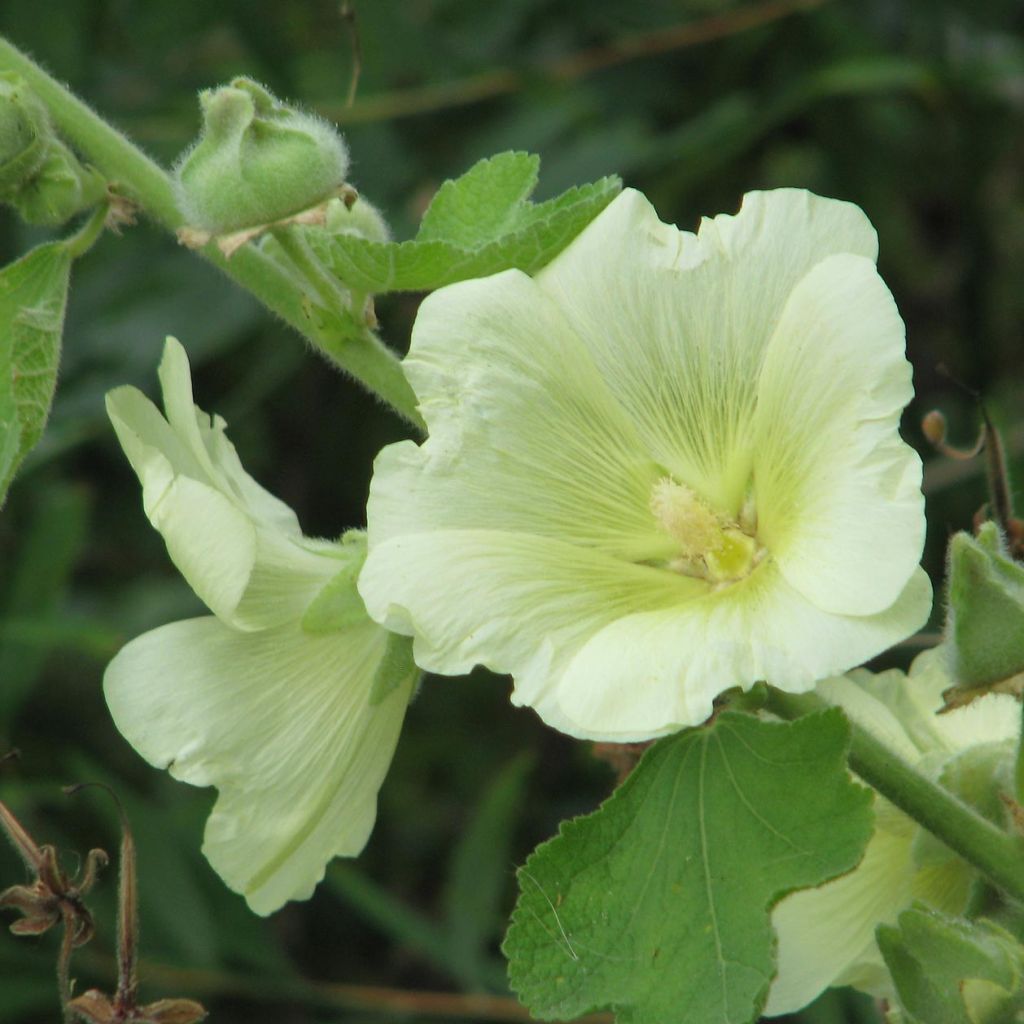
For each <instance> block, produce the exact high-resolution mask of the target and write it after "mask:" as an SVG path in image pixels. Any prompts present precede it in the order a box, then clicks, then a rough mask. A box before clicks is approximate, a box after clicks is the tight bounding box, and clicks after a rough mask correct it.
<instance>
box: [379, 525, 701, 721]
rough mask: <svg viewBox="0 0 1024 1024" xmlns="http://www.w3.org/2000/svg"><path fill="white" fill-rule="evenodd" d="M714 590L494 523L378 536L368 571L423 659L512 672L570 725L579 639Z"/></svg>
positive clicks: (539, 707)
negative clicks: (565, 684) (564, 688)
mask: <svg viewBox="0 0 1024 1024" xmlns="http://www.w3.org/2000/svg"><path fill="white" fill-rule="evenodd" d="M481 581H485V582H484V583H481ZM707 589H708V588H707V585H706V584H705V583H703V582H700V581H697V580H694V579H690V578H689V577H685V576H680V575H677V574H676V573H671V572H666V571H664V570H660V569H653V568H650V567H648V566H642V565H632V564H630V563H628V562H623V561H620V560H618V559H614V558H610V557H608V556H607V555H604V554H602V553H601V552H598V551H595V550H593V549H587V548H583V547H578V546H575V545H571V544H564V543H562V542H560V541H555V540H550V539H548V538H543V537H530V536H527V535H524V534H516V533H501V532H498V531H489V530H451V531H441V530H439V531H435V532H432V533H417V534H409V535H405V536H400V537H395V538H392V539H390V540H387V541H384V542H383V543H380V544H377V545H376V546H374V545H372V544H371V548H370V554H369V557H368V558H367V560H366V564H365V566H364V567H363V571H362V574H361V575H360V577H359V591H360V593H361V594H362V596H363V599H364V600H365V601H366V607H367V610H368V611H369V613H370V615H371V616H372V617H373V618H375V619H376V620H377V621H378V622H381V623H382V624H384V625H385V626H387V628H388V629H391V630H394V631H396V632H399V633H406V634H409V635H413V636H414V637H415V641H414V644H415V646H414V653H415V657H416V662H417V664H419V665H420V666H421V667H423V668H425V669H428V670H429V671H433V672H441V673H444V674H447V675H458V674H460V673H463V672H468V671H469V670H470V669H471V668H472V667H473V666H474V665H477V664H481V665H486V666H487V667H488V668H491V669H493V670H494V671H496V672H511V673H513V674H514V675H515V692H514V694H513V701H514V702H515V703H517V704H529V705H530V706H532V707H533V708H534V709H535V710H536V711H537V712H538V713H539V714H540V715H541V717H542V718H544V719H545V721H547V722H548V723H549V724H550V725H553V726H555V728H559V729H563V731H569V732H574V730H572V729H569V728H566V727H567V725H568V723H567V722H564V721H562V718H563V717H564V716H562V715H561V713H560V711H559V707H558V702H557V700H556V694H557V691H558V689H559V687H560V686H561V685H562V680H561V676H562V673H563V672H564V671H565V669H566V667H567V666H568V663H569V661H570V660H571V658H572V657H573V655H574V654H575V653H576V652H577V651H578V650H579V649H580V647H581V646H582V644H583V643H584V642H585V641H586V640H587V639H588V638H589V637H590V636H591V635H593V634H594V633H595V632H597V631H598V630H600V629H601V628H602V627H604V626H607V625H608V624H609V623H611V622H613V621H614V620H615V619H617V618H621V617H622V616H625V615H630V614H631V613H633V612H637V611H653V610H656V609H659V608H668V607H672V606H675V605H678V604H680V603H681V602H685V601H687V600H689V599H690V598H692V597H694V596H698V595H700V594H702V593H706V592H707ZM630 650H631V651H634V653H635V649H634V648H633V647H632V645H631V646H630ZM630 685H631V686H632V683H630ZM574 734H575V733H574Z"/></svg>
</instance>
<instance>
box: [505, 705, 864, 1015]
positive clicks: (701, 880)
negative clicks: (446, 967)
mask: <svg viewBox="0 0 1024 1024" xmlns="http://www.w3.org/2000/svg"><path fill="white" fill-rule="evenodd" d="M849 740H850V726H849V723H848V721H847V720H846V718H845V716H844V715H843V713H842V712H841V711H839V710H838V709H832V710H829V711H825V712H823V713H820V714H815V715H810V716H807V717H805V718H802V719H800V720H799V721H796V722H792V723H779V722H768V721H764V720H761V719H758V718H755V717H753V716H750V715H745V714H737V713H735V712H726V713H723V714H721V715H720V716H719V717H718V718H717V719H716V720H715V721H714V722H713V723H712V724H711V725H709V726H706V727H702V728H699V729H694V730H689V731H687V732H683V733H679V734H677V735H675V736H670V737H668V738H666V739H663V740H661V741H659V742H658V743H657V744H656V745H655V746H653V747H651V748H650V749H649V750H648V751H647V752H646V753H645V754H644V756H643V758H642V759H641V761H640V763H639V765H638V766H637V767H636V768H635V769H634V770H633V772H632V774H631V775H630V776H629V778H628V779H627V780H626V782H625V783H624V784H623V785H622V786H621V787H620V788H619V789H618V790H617V791H616V792H615V793H614V794H613V795H612V796H611V797H610V798H609V799H608V800H607V801H606V802H605V803H604V804H603V805H602V806H601V807H600V808H599V809H598V810H597V811H596V812H594V813H593V814H590V815H587V816H586V817H582V818H577V819H575V820H574V821H570V822H567V823H565V824H563V826H562V829H561V832H560V833H559V835H558V836H557V837H556V838H554V839H552V840H549V841H548V842H546V843H543V844H542V845H541V846H539V847H538V848H537V849H536V850H535V851H534V853H533V854H532V855H531V856H530V858H529V859H528V860H527V862H526V865H525V866H524V867H523V868H521V869H520V870H519V873H518V878H519V887H520V893H519V900H518V903H517V904H516V909H515V912H514V914H513V917H512V924H511V927H510V928H509V932H508V935H507V937H506V939H505V943H504V946H503V949H504V952H505V954H506V956H507V957H508V959H509V979H510V982H511V985H512V988H513V990H514V991H516V992H517V993H518V994H519V996H520V998H521V1000H522V1001H523V1002H524V1003H525V1005H526V1006H527V1007H528V1008H529V1009H530V1012H531V1013H532V1014H533V1015H534V1016H535V1017H538V1018H541V1019H545V1020H549V1019H554V1018H557V1019H561V1020H565V1019H571V1018H573V1017H576V1016H578V1015H580V1014H583V1013H587V1012H590V1011H592V1010H597V1009H604V1008H608V1009H611V1010H613V1011H614V1013H615V1016H616V1018H617V1020H618V1021H620V1022H630V1024H683V1022H686V1024H712V1022H713V1024H750V1022H751V1021H753V1020H755V1019H756V1018H757V1015H758V1013H759V1012H760V1011H761V1009H762V1008H763V1007H764V1005H765V1001H766V998H767V995H768V990H769V986H770V985H771V981H772V978H773V976H774V974H775V964H774V945H775V940H774V936H773V934H772V929H771V924H770V916H769V915H770V911H771V908H772V906H773V905H774V904H775V903H776V902H777V901H778V900H779V899H780V898H781V897H782V896H783V895H785V894H786V893H789V892H791V891H793V890H794V889H799V888H804V887H807V886H814V885H819V884H821V883H823V882H825V881H827V880H829V879H831V878H834V877H836V876H837V875H840V874H842V873H844V872H846V871H849V870H850V869H851V868H852V867H854V865H856V864H857V863H858V861H859V860H860V858H861V856H862V854H863V851H864V848H865V846H866V844H867V842H868V839H869V837H870V835H871V831H872V822H873V814H872V809H871V801H872V797H871V793H870V791H869V790H868V789H866V788H864V787H862V786H860V785H858V784H856V783H855V782H853V781H852V779H851V777H850V775H849V772H848V770H847V767H846V754H847V749H848V745H849Z"/></svg>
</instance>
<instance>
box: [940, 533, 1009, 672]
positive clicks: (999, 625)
mask: <svg viewBox="0 0 1024 1024" xmlns="http://www.w3.org/2000/svg"><path fill="white" fill-rule="evenodd" d="M948 586H949V591H948V602H949V610H948V615H947V620H946V634H947V639H948V640H949V652H950V654H949V658H950V666H949V667H950V672H951V675H952V676H953V679H954V680H955V682H956V684H957V689H961V690H974V689H979V688H990V687H992V686H993V685H995V684H997V683H1000V682H1002V681H1004V680H1007V679H1009V678H1010V677H1011V676H1014V675H1016V674H1017V673H1018V672H1024V566H1021V565H1019V564H1018V563H1016V562H1015V561H1013V559H1011V558H1010V557H1009V556H1008V555H1007V553H1006V548H1005V545H1004V544H1003V540H1002V537H1001V536H1000V534H999V530H998V528H997V527H996V525H995V523H985V524H984V525H983V526H982V527H981V529H980V530H979V532H978V536H977V538H974V537H972V536H970V534H967V533H958V534H956V535H955V536H954V537H953V539H952V541H950V545H949V585H948Z"/></svg>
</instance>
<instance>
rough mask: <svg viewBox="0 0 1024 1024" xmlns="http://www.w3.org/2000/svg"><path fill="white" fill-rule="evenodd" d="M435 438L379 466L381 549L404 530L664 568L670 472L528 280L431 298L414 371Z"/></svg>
mask: <svg viewBox="0 0 1024 1024" xmlns="http://www.w3.org/2000/svg"><path fill="white" fill-rule="evenodd" d="M404 366H405V369H406V373H407V374H408V377H409V380H410V381H411V383H412V384H413V386H414V387H415V389H416V393H417V395H418V396H419V400H420V408H421V410H422V412H423V415H424V417H425V419H426V421H427V425H428V428H429V438H428V440H427V441H426V442H425V444H424V445H423V446H422V448H417V447H415V446H414V445H413V444H411V443H405V444H401V445H397V446H392V447H390V448H388V449H385V451H384V452H383V453H382V455H381V457H380V458H379V460H378V463H377V466H376V468H375V473H374V479H373V485H372V487H371V492H370V501H369V506H368V513H367V516H368V522H369V523H370V531H371V544H372V543H375V542H377V541H378V540H381V539H386V538H387V537H388V536H390V535H391V534H392V533H394V532H395V531H396V530H399V529H400V530H401V531H402V532H404V533H416V532H420V531H422V530H433V529H445V528H448V529H454V528H458V527H460V526H468V527H470V528H478V529H492V530H509V531H514V532H522V533H527V534H535V535H540V536H547V537H555V538H557V539H560V540H564V541H568V542H572V543H577V544H581V545H585V546H595V547H599V548H601V549H602V550H605V551H608V552H609V553H613V554H618V555H620V556H622V557H626V558H629V559H630V560H640V559H645V558H654V557H663V556H664V555H665V554H666V553H667V552H668V551H669V550H670V547H671V545H670V543H669V541H668V538H667V537H666V536H665V535H664V533H663V532H661V531H660V530H659V529H658V528H657V524H656V521H655V519H654V516H653V515H652V513H651V511H650V507H649V506H650V495H651V488H652V486H653V485H654V483H655V482H656V481H657V480H658V479H659V478H660V477H661V476H663V475H664V469H662V468H661V467H660V466H658V465H657V464H656V463H655V462H654V461H653V460H652V459H651V458H650V457H649V455H648V454H647V453H646V451H645V449H644V446H643V445H642V444H641V442H640V440H639V438H638V437H637V435H636V432H635V430H633V428H632V426H631V424H630V422H629V420H628V419H627V418H626V417H625V415H624V414H623V412H622V410H621V409H620V408H619V407H618V405H617V404H616V403H615V401H614V400H613V399H612V398H611V396H610V395H609V393H608V390H607V388H606V387H605V385H604V383H603V382H602V380H601V378H600V376H599V375H598V373H597V371H596V370H595V368H594V366H593V363H592V361H591V359H590V357H589V356H588V354H587V351H586V349H585V348H584V347H583V345H582V344H581V342H580V341H579V339H578V338H577V337H576V336H575V335H574V334H573V332H572V331H571V330H570V329H569V328H568V327H567V325H566V323H565V321H564V320H563V319H562V317H561V315H560V314H559V311H558V309H557V308H556V307H555V306H554V304H553V303H552V302H551V300H550V299H548V298H547V297H546V296H545V295H544V293H543V292H542V291H541V290H540V289H539V288H538V287H537V285H536V284H535V283H534V282H533V281H532V280H530V278H528V277H527V276H526V275H524V274H521V273H519V272H518V271H508V272H505V273H503V274H497V275H495V276H494V277H490V278H487V279H485V280H478V281H466V282H462V283H460V284H456V285H452V286H450V287H448V288H445V289H442V290H441V291H438V292H436V293H434V294H433V295H431V296H430V297H428V298H427V299H426V301H425V302H424V303H423V305H422V306H421V308H420V311H419V314H418V316H417V319H416V326H415V328H414V330H413V339H412V345H411V349H410V353H409V356H408V357H407V359H406V360H405V363H404Z"/></svg>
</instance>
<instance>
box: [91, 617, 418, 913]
mask: <svg viewBox="0 0 1024 1024" xmlns="http://www.w3.org/2000/svg"><path fill="white" fill-rule="evenodd" d="M386 637H387V634H386V633H385V632H384V631H383V630H381V629H379V628H378V627H376V626H374V625H373V624H371V623H368V622H367V623H364V624H363V625H361V626H358V627H352V628H349V629H345V630H342V631H339V632H336V633H329V634H325V635H311V634H308V633H304V632H302V630H301V629H299V628H298V626H297V625H289V626H282V627H280V628H277V629H272V630H266V631H263V632H260V633H255V634H253V633H240V632H237V631H235V630H233V629H230V628H228V627H226V626H224V625H223V624H222V623H220V622H219V621H218V620H217V619H214V618H202V619H191V620H188V621H185V622H177V623H173V624H171V625H169V626H163V627H161V628H160V629H156V630H153V631H152V632H150V633H146V634H144V635H143V636H141V637H139V638H137V639H136V640H133V641H132V642H131V643H129V644H128V645H127V646H126V647H124V648H123V649H122V650H121V652H120V653H119V654H118V655H117V657H116V658H114V660H113V661H112V662H111V664H110V666H109V667H108V668H107V672H106V676H105V678H104V691H105V693H106V698H107V703H108V705H109V707H110V711H111V714H112V716H113V718H114V722H115V724H116V725H117V728H118V729H119V730H120V731H121V733H122V734H123V735H124V736H125V738H126V739H127V740H128V742H129V743H131V744H132V746H133V747H135V749H136V750H137V751H138V752H139V753H140V754H141V755H142V756H143V757H145V758H146V760H148V761H149V762H150V763H151V764H154V765H156V766H157V767H160V768H169V769H170V771H171V774H172V775H174V776H175V777H176V778H179V779H181V780H182V781H184V782H189V783H192V784H193V785H198V786H208V785H212V786H216V787H217V788H218V789H219V790H220V795H219V797H218V799H217V803H216V805H215V807H214V809H213V813H212V814H211V816H210V819H209V821H208V823H207V828H206V837H205V843H204V848H203V849H204V852H205V853H206V856H207V857H208V858H209V860H210V863H211V864H212V865H213V867H214V869H215V870H216V871H217V872H218V873H219V874H220V875H221V877H222V878H223V879H224V880H225V882H227V884H228V885H229V886H230V887H231V888H232V889H234V890H236V891H237V892H240V893H242V894H243V895H244V896H245V898H246V900H247V901H248V903H249V905H250V907H251V908H252V909H253V910H254V911H256V912H257V913H260V914H268V913H270V912H272V911H273V910H276V909H277V908H278V907H280V906H281V905H282V904H283V903H284V902H285V901H287V900H293V899H305V898H307V897H308V896H309V895H310V894H311V893H312V891H313V888H314V887H315V885H316V884H317V882H318V881H320V879H321V878H322V877H323V874H324V868H325V865H326V864H327V862H328V861H329V860H330V859H331V858H332V857H335V856H354V855H355V854H357V853H359V851H360V850H361V849H362V848H363V846H364V845H365V843H366V840H367V837H368V836H369V834H370V830H371V828H372V827H373V821H374V817H375V815H376V806H377V791H378V790H379V788H380V785H381V783H382V781H383V779H384V775H385V773H386V771H387V769H388V766H389V764H390V762H391V756H392V753H393V752H394V748H395V744H396V742H397V738H398V732H399V729H400V727H401V724H402V718H403V716H404V713H405V708H406V705H407V704H408V701H409V696H410V692H411V687H412V683H413V680H412V679H411V678H410V679H407V680H405V681H404V682H403V683H402V685H400V686H399V687H397V688H396V689H394V690H392V691H391V692H390V693H389V694H388V695H387V696H386V697H385V698H384V699H383V700H382V701H380V702H379V703H377V704H373V703H372V700H371V693H372V690H373V682H374V676H375V673H376V672H377V669H378V666H379V664H380V661H381V658H382V657H383V654H384V649H385V644H386Z"/></svg>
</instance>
